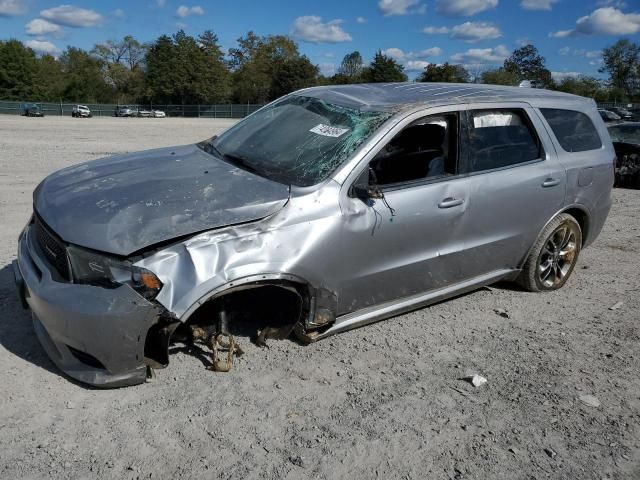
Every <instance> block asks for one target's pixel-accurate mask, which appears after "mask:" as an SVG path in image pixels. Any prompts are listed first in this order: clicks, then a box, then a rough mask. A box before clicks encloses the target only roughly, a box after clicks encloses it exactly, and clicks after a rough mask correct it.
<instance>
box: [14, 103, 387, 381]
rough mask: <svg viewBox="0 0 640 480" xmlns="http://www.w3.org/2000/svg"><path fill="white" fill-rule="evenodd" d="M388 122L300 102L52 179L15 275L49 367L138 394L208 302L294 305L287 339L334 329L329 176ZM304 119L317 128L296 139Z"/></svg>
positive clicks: (38, 202)
mask: <svg viewBox="0 0 640 480" xmlns="http://www.w3.org/2000/svg"><path fill="white" fill-rule="evenodd" d="M296 115H298V117H300V118H296ZM390 116H391V114H390V113H377V112H376V113H373V112H364V113H362V112H357V111H356V110H353V111H352V110H350V109H348V108H344V107H337V106H332V105H329V104H326V103H325V102H321V101H319V100H316V99H312V98H307V97H302V96H289V97H285V98H284V99H281V100H280V101H278V102H275V103H274V104H272V105H270V106H267V107H265V108H264V109H262V110H261V111H259V112H257V113H256V114H254V115H252V116H251V117H248V118H247V119H245V120H244V121H243V122H241V123H239V124H237V125H236V126H234V127H232V128H231V129H230V130H228V131H227V132H225V133H224V134H223V135H221V136H220V137H219V138H215V137H214V138H213V139H211V140H210V141H206V142H203V143H202V144H198V145H189V146H182V147H175V148H166V149H160V150H154V151H148V152H141V153H134V154H127V155H123V156H119V157H112V158H109V159H101V160H97V161H93V162H88V163H86V164H81V165H78V166H73V167H70V168H67V169H63V170H61V171H59V172H56V173H54V174H52V175H50V176H49V177H47V178H46V179H45V180H44V181H43V182H42V183H41V184H40V185H39V186H38V187H37V189H36V190H35V192H34V214H33V217H32V219H31V221H30V222H29V224H28V225H27V226H26V227H25V229H24V231H23V232H22V233H21V235H20V241H19V248H18V258H17V261H16V262H14V272H15V278H16V284H17V285H18V289H19V292H20V295H21V298H22V300H23V304H24V305H25V306H28V307H29V308H30V309H31V311H32V318H33V324H34V329H35V332H36V334H37V336H38V338H39V340H40V342H41V343H42V345H43V347H44V349H45V350H46V352H47V354H48V355H49V357H50V358H51V359H52V360H53V361H54V363H55V364H56V365H57V366H58V367H59V368H60V369H61V370H62V371H64V372H65V373H66V374H67V375H69V376H70V377H72V378H74V379H76V380H79V381H81V382H84V383H88V384H91V385H95V386H100V387H118V386H126V385H133V384H138V383H141V382H144V381H145V379H146V378H147V376H148V375H150V374H152V369H153V368H162V367H165V366H166V365H167V364H168V361H169V359H168V348H169V344H170V341H171V337H172V335H173V333H174V331H175V330H176V329H177V328H178V327H179V326H181V325H185V324H187V323H188V322H190V321H192V320H193V318H194V317H196V316H197V311H198V310H199V308H200V307H201V306H203V305H204V304H209V305H211V304H213V303H215V301H216V299H218V298H219V297H221V296H227V297H229V296H230V295H232V294H235V293H238V292H243V291H248V290H255V289H257V288H262V287H268V288H270V289H276V290H278V291H280V292H284V293H285V294H286V295H289V296H288V297H287V299H286V301H287V302H288V303H290V307H287V308H284V307H283V308H282V309H281V312H280V314H281V315H282V314H283V313H282V312H287V313H286V315H287V316H288V318H287V319H286V320H277V321H275V323H276V324H278V321H279V322H280V323H279V324H278V325H282V323H284V324H286V325H285V326H286V327H287V328H286V329H285V332H286V333H289V332H290V331H291V330H292V329H293V328H294V327H295V326H296V324H298V323H300V325H298V329H297V330H298V333H299V334H300V335H302V336H304V335H306V332H307V331H311V329H313V328H314V327H315V328H318V327H322V326H326V325H327V324H328V323H330V322H331V321H333V320H335V313H333V312H335V311H336V302H337V300H336V295H335V293H332V292H335V291H336V290H337V285H335V284H332V282H331V279H330V278H329V279H327V276H326V275H325V274H324V273H325V272H323V267H322V266H323V263H324V261H323V257H327V256H330V255H331V254H332V252H331V250H332V249H333V248H334V245H333V243H332V238H335V234H336V232H337V231H338V230H339V228H340V222H339V221H338V217H339V212H340V207H339V204H338V202H337V199H338V196H337V192H338V191H339V185H337V184H335V182H333V181H332V180H331V179H330V178H329V175H330V174H331V173H332V172H333V171H334V170H335V169H336V168H337V167H338V166H339V165H340V164H341V163H343V162H345V161H346V160H348V159H349V158H350V157H351V155H352V154H353V152H354V151H355V150H356V149H357V148H358V147H360V146H361V145H362V144H363V143H364V141H365V140H366V139H367V138H368V137H369V136H371V135H372V134H373V133H374V132H375V131H376V130H377V129H378V128H379V127H380V125H382V124H383V123H384V122H385V121H386V120H387V119H388V118H390ZM305 117H306V118H305ZM309 121H313V122H315V123H314V125H313V126H314V127H317V129H320V130H322V132H321V133H320V134H318V133H309V128H303V129H302V130H299V129H298V131H299V132H301V133H299V134H298V135H303V136H305V137H308V138H306V140H304V139H301V138H296V135H295V134H292V131H288V132H287V130H286V129H287V128H288V127H289V128H290V127H291V126H292V125H293V124H295V123H300V122H303V123H308V122H309ZM332 123H333V125H332ZM335 124H339V125H340V126H339V127H337V126H335ZM345 125H347V126H348V130H349V131H348V133H347V130H346V129H345ZM282 128H284V129H285V130H284V132H282V133H281V134H280V135H274V131H276V130H282ZM341 128H342V130H340V129H341ZM316 137H317V138H316ZM305 141H306V142H307V144H306V145H305ZM283 142H284V143H286V142H291V144H290V145H283ZM296 145H297V146H296ZM256 152H261V153H260V155H261V156H260V157H258V155H257V154H256ZM247 157H250V158H251V159H252V160H251V161H250V160H248V159H247ZM323 250H324V252H323ZM272 293H273V292H272ZM272 293H270V295H272Z"/></svg>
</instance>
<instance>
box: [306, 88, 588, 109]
mask: <svg viewBox="0 0 640 480" xmlns="http://www.w3.org/2000/svg"><path fill="white" fill-rule="evenodd" d="M296 94H298V95H307V96H310V97H315V98H319V99H321V100H324V101H326V102H329V103H335V104H337V105H343V106H346V107H352V108H358V109H361V110H382V111H398V110H403V109H405V108H409V107H412V106H420V105H428V106H435V105H447V104H451V103H473V102H491V101H527V102H531V101H534V100H554V101H558V100H562V101H567V102H570V103H574V104H575V103H584V102H591V103H592V102H593V100H591V99H588V98H584V97H579V96H576V95H570V94H568V93H562V92H554V91H551V90H544V89H538V88H526V87H505V86H501V85H484V84H475V83H417V82H414V83H409V82H406V83H363V84H353V85H330V86H323V87H312V88H306V89H304V90H299V91H298V92H296Z"/></svg>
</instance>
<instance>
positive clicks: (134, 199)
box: [33, 145, 289, 256]
mask: <svg viewBox="0 0 640 480" xmlns="http://www.w3.org/2000/svg"><path fill="white" fill-rule="evenodd" d="M33 197H34V198H33V201H34V207H35V210H36V212H37V214H38V215H39V216H40V217H41V218H42V220H44V222H45V223H46V224H47V225H48V226H49V227H50V228H51V229H52V230H53V231H55V232H56V233H57V234H58V235H59V236H60V237H61V238H62V239H63V240H65V241H66V242H69V243H73V244H75V245H79V246H82V247H86V248H91V249H95V250H100V251H103V252H107V253H112V254H116V255H122V256H127V255H130V254H131V253H133V252H137V251H139V250H142V249H144V248H147V247H149V246H151V245H154V244H157V243H160V242H164V241H167V240H171V239H173V238H177V237H181V236H184V235H189V234H192V233H196V232H201V231H204V230H210V229H213V228H218V227H223V226H227V225H233V224H239V223H245V222H250V221H255V220H259V219H261V218H264V217H266V216H268V215H271V214H273V213H275V212H276V211H278V210H279V209H281V208H282V207H283V206H284V205H285V204H286V202H287V200H288V198H289V187H288V186H286V185H282V184H280V183H276V182H273V181H271V180H268V179H265V178H263V177H260V176H257V175H254V174H253V173H250V172H247V171H246V170H242V169H240V168H238V167H235V166H233V165H231V164H229V163H226V162H224V161H222V160H220V159H218V158H216V157H215V156H213V155H210V154H208V153H206V152H204V151H202V150H201V149H200V148H198V147H197V146H196V145H187V146H182V147H172V148H164V149H159V150H149V151H145V152H138V153H132V154H126V155H120V156H116V157H110V158H104V159H100V160H95V161H92V162H87V163H83V164H80V165H76V166H73V167H70V168H66V169H64V170H60V171H58V172H56V173H53V174H52V175H50V176H48V177H47V178H46V179H45V180H44V181H43V182H42V183H41V184H40V185H39V186H38V187H37V188H36V190H35V192H34V194H33Z"/></svg>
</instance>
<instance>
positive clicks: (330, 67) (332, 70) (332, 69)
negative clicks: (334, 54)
mask: <svg viewBox="0 0 640 480" xmlns="http://www.w3.org/2000/svg"><path fill="white" fill-rule="evenodd" d="M318 68H319V69H320V73H321V74H322V75H324V76H325V77H330V76H332V75H335V74H336V65H335V63H321V64H320V65H318Z"/></svg>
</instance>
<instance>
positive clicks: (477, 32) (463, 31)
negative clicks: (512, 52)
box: [422, 22, 502, 43]
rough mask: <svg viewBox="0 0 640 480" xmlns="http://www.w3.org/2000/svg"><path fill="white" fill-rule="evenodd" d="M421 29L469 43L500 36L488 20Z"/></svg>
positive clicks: (496, 28)
mask: <svg viewBox="0 0 640 480" xmlns="http://www.w3.org/2000/svg"><path fill="white" fill-rule="evenodd" d="M422 31H423V32H424V33H428V34H432V35H434V34H449V36H450V37H451V38H453V39H456V40H464V41H465V42H469V43H476V42H480V41H482V40H493V39H496V38H499V37H501V36H502V32H501V31H500V29H499V28H498V27H496V26H495V25H494V24H492V23H489V22H465V23H463V24H461V25H456V26H454V27H451V28H447V27H425V28H424V29H422Z"/></svg>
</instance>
